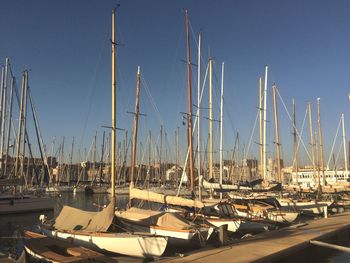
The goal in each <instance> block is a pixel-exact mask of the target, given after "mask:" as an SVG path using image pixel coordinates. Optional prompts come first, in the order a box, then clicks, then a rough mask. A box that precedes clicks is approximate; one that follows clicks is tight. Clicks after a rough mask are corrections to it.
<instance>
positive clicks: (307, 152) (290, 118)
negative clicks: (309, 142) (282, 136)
mask: <svg viewBox="0 0 350 263" xmlns="http://www.w3.org/2000/svg"><path fill="white" fill-rule="evenodd" d="M276 91H277V95H278V97H279V98H280V100H281V102H282V105H283V107H284V109H285V111H286V113H287V115H288V118H289V120H290V121H291V122H292V126H293V128H294V129H295V132H296V133H297V135H298V137H299V138H300V142H301V143H302V145H303V146H304V149H305V151H306V154H307V156H308V157H309V159H310V161H311V162H312V158H311V156H310V153H309V151H308V150H307V148H306V146H305V143H304V141H303V139H302V138H301V136H300V133H299V131H298V129H297V127H295V125H294V123H293V121H292V117H291V116H290V113H289V111H288V109H287V107H286V104H285V103H284V101H283V99H282V97H281V95H280V92H279V91H278V88H277V87H276Z"/></svg>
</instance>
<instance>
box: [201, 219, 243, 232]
mask: <svg viewBox="0 0 350 263" xmlns="http://www.w3.org/2000/svg"><path fill="white" fill-rule="evenodd" d="M205 220H207V221H208V222H209V223H210V224H213V225H214V226H217V227H220V226H223V225H227V230H228V231H230V232H236V231H237V229H238V228H239V226H240V225H241V220H237V219H222V218H205Z"/></svg>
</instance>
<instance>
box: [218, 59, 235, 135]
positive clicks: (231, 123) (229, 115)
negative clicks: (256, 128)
mask: <svg viewBox="0 0 350 263" xmlns="http://www.w3.org/2000/svg"><path fill="white" fill-rule="evenodd" d="M214 67H216V66H215V64H214ZM213 72H214V78H215V80H216V84H217V85H214V88H215V89H216V91H217V93H219V92H220V90H219V79H218V77H217V75H216V71H215V70H213ZM214 95H215V99H216V101H217V102H218V97H217V94H216V93H214ZM223 104H224V113H225V114H226V116H227V117H228V120H229V122H230V125H231V128H232V130H233V132H234V133H237V130H236V128H235V126H234V124H233V120H232V116H231V113H230V111H229V110H228V109H229V107H228V106H229V105H227V104H226V100H225V98H224V100H223Z"/></svg>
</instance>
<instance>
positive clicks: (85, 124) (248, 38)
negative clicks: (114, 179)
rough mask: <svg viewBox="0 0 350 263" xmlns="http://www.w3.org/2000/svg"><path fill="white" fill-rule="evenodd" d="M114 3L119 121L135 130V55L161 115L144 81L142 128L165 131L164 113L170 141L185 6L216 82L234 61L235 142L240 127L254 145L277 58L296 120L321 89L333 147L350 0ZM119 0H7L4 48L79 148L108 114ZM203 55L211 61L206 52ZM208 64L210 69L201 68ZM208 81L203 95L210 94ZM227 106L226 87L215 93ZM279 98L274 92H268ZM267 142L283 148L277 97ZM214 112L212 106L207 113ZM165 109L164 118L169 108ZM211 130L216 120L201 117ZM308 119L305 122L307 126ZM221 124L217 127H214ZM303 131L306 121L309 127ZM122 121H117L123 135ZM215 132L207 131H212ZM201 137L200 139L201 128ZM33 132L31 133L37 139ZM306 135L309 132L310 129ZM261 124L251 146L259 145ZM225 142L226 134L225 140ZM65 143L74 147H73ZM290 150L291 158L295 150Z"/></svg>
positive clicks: (178, 102) (230, 96)
mask: <svg viewBox="0 0 350 263" xmlns="http://www.w3.org/2000/svg"><path fill="white" fill-rule="evenodd" d="M119 3H120V4H121V6H120V8H119V9H118V14H117V38H118V41H119V42H120V43H122V44H123V45H121V46H119V47H118V58H117V59H118V77H117V78H118V95H117V104H118V106H117V122H118V124H117V125H118V126H119V127H121V128H126V129H129V130H130V131H131V128H132V122H131V121H132V115H130V114H127V113H126V111H133V108H134V98H135V81H136V69H137V66H138V65H140V66H141V71H142V75H143V78H144V79H145V82H146V83H147V84H148V88H149V90H150V92H151V94H152V96H153V98H154V101H155V104H156V105H157V108H158V110H159V112H160V117H159V116H158V114H157V113H156V112H155V111H154V109H153V107H152V104H151V103H150V100H149V98H148V96H147V95H146V92H145V87H144V86H145V83H143V88H142V87H141V89H142V90H141V112H144V113H147V117H142V118H141V121H140V140H141V141H143V143H144V144H146V140H145V137H146V136H147V133H148V130H149V129H152V132H153V134H154V137H157V136H158V133H159V125H160V123H161V120H162V122H163V124H164V126H165V129H166V131H167V134H168V142H169V144H173V141H174V131H175V129H176V127H177V126H180V130H181V139H182V143H183V144H185V142H186V133H185V126H183V125H182V120H181V116H180V113H179V112H180V111H186V85H185V83H186V75H185V74H186V71H185V65H184V63H183V62H181V60H182V59H184V58H185V57H186V53H185V52H186V50H185V20H184V13H183V9H184V8H188V10H189V15H190V23H191V26H192V29H193V33H194V35H193V34H191V40H192V44H191V48H192V60H193V61H194V62H195V63H196V60H197V48H196V43H195V41H194V40H195V39H194V38H197V34H198V32H199V31H200V30H202V32H203V58H204V59H207V58H208V56H209V55H210V56H213V57H214V58H215V74H216V76H217V80H215V86H216V90H218V88H219V84H220V83H219V82H220V81H219V79H220V74H221V72H220V65H221V62H222V61H225V69H226V71H225V114H224V119H225V123H224V130H225V131H224V135H225V138H224V144H225V145H224V148H225V149H232V148H233V140H234V134H235V132H237V131H238V132H239V133H240V144H241V148H242V147H243V145H244V144H245V145H247V144H248V142H249V137H250V133H251V130H252V128H253V124H254V119H255V116H256V111H257V109H256V107H257V103H258V98H257V96H258V77H259V76H260V75H262V74H263V72H264V66H265V65H266V64H268V65H269V67H270V73H271V74H270V76H269V92H270V91H271V89H270V88H271V85H272V83H273V82H275V83H276V84H277V85H278V87H279V90H280V93H281V95H282V97H283V99H284V100H285V103H286V105H287V107H289V108H291V100H292V97H295V100H296V105H297V119H298V127H300V126H301V122H302V119H303V117H304V112H305V109H306V103H307V102H308V101H311V102H312V105H313V110H314V111H313V113H314V128H316V124H317V123H316V98H317V97H320V98H321V107H322V109H321V111H322V112H321V114H322V124H323V129H324V144H325V147H326V156H327V157H328V154H329V148H330V147H331V144H332V140H333V137H334V134H335V131H336V128H337V125H338V121H339V117H340V114H341V113H342V112H344V113H345V114H346V116H345V121H346V128H347V130H348V131H347V137H348V135H349V132H350V129H348V127H349V124H350V118H349V116H350V110H349V109H350V103H349V102H348V99H347V94H348V92H349V91H350V89H349V87H350V74H349V69H350V51H349V49H350V26H349V25H350V16H349V11H350V2H349V1H345V0H344V1H342V0H338V1H320V0H318V1H316V0H315V1H312V0H310V1H295V0H293V1H292V0H291V1H288V0H287V1H277V0H276V1H273V0H266V1H258V0H256V1H243V0H242V1H160V0H157V1H156V0H151V1H134V0H131V1H119ZM115 4H116V1H110V0H105V1H98V0H84V1H82V0H75V1H68V0H62V1H44V0H33V1H24V0H20V1H17V0H16V1H13V0H3V1H1V8H0V36H1V38H0V59H1V63H4V60H5V57H6V56H8V57H10V59H11V62H12V65H13V69H14V72H15V73H16V75H17V77H19V76H20V74H21V71H22V70H23V69H24V68H28V69H30V86H31V89H32V93H33V95H34V99H35V102H36V106H37V110H38V112H39V116H40V123H41V130H42V132H43V135H44V140H45V143H46V144H47V145H48V148H49V147H50V146H49V145H50V144H51V141H52V138H53V137H54V136H56V138H57V142H56V147H57V145H58V143H59V142H58V141H61V140H62V136H65V137H66V145H67V144H70V143H71V140H72V137H73V136H75V138H76V149H77V148H78V147H79V148H81V151H82V152H83V149H84V148H88V147H89V144H90V143H91V140H92V138H93V135H94V133H95V131H96V130H98V136H99V141H100V140H101V134H102V129H101V128H100V126H101V125H109V124H110V79H111V69H110V65H111V58H110V42H109V39H110V19H111V9H112V7H113V6H114V5H115ZM204 63H206V62H204ZM196 71H197V70H196V68H195V67H193V81H192V83H193V87H194V90H193V98H194V100H196V94H197V91H196V82H197V81H196V74H197V73H196ZM203 75H204V69H203ZM207 97H208V96H207V90H206V92H205V96H204V98H203V99H204V105H203V106H207V104H208V102H207ZM214 97H215V98H216V99H215V106H214V107H215V114H216V116H218V114H219V104H218V103H219V95H218V91H217V92H216V95H215V96H214ZM271 101H272V97H271V92H270V94H269V97H268V102H271ZM278 103H279V113H280V129H281V133H280V137H281V143H282V153H283V156H284V157H285V158H290V156H291V149H292V148H291V142H292V137H291V134H290V133H291V131H292V128H291V125H290V124H289V122H288V118H287V115H286V113H285V111H284V109H283V107H282V105H281V102H280V101H279V102H278ZM269 105H270V106H269V110H268V113H269V120H270V121H269V123H268V127H269V128H268V132H269V135H268V139H269V142H268V144H269V154H271V155H272V154H274V152H275V149H274V145H273V143H272V142H273V141H274V128H273V118H272V107H271V106H272V105H271V103H270V104H269ZM203 115H206V116H208V113H203ZM160 119H161V120H160ZM202 123H203V126H202V129H203V130H204V129H205V132H207V126H208V124H207V121H206V120H203V121H202ZM306 127H307V126H306ZM216 131H217V129H216ZM304 133H305V135H306V134H308V130H307V129H306V130H305V131H304ZM121 135H122V133H118V136H119V138H120V136H121ZM203 137H204V138H206V137H205V136H203ZM204 138H203V140H204ZM32 140H33V141H34V137H33V139H32ZM304 140H305V142H306V143H308V141H309V140H308V136H304ZM256 141H258V133H257V132H255V134H254V136H253V145H252V148H251V153H250V156H256V157H258V154H257V145H256V144H255V143H254V142H256ZM217 142H218V140H217ZM68 151H69V150H68V147H66V152H68ZM287 162H288V161H287Z"/></svg>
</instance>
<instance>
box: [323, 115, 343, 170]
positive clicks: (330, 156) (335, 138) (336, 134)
mask: <svg viewBox="0 0 350 263" xmlns="http://www.w3.org/2000/svg"><path fill="white" fill-rule="evenodd" d="M340 124H341V118H340V120H339V124H338V128H337V131H336V133H335V136H334V140H333V144H332V149H331V153H330V155H329V158H328V162H327V166H326V167H327V170H328V167H329V163H330V161H331V158H332V154H333V150H334V146H335V143H336V140H337V138H338V133H339V129H340ZM342 145H343V143H342Z"/></svg>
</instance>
